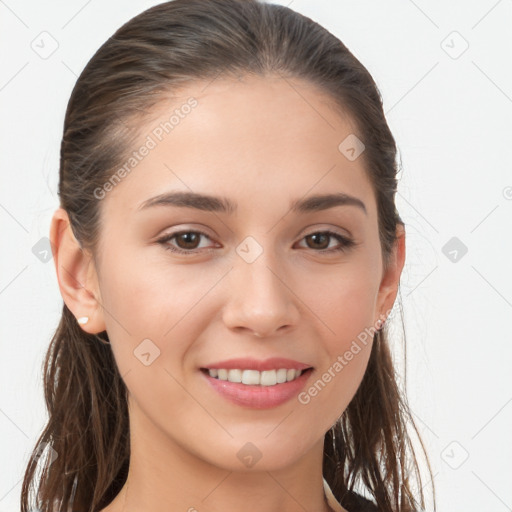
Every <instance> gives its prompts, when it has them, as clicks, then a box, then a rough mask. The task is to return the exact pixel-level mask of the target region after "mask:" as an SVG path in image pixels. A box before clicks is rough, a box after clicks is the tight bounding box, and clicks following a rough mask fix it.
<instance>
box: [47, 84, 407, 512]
mask: <svg viewBox="0 0 512 512" xmlns="http://www.w3.org/2000/svg"><path fill="white" fill-rule="evenodd" d="M190 96H193V97H195V98H196V99H197V101H198V105H197V107H196V108H195V109H193V110H192V112H191V113H190V114H189V115H188V116H186V117H185V118H184V119H182V120H181V121H180V124H179V125H178V126H176V127H175V128H174V130H173V131H172V132H170V133H169V134H167V135H166V136H165V138H164V139H163V140H162V141H161V142H160V143H159V144H158V145H157V147H156V148H154V149H153V150H152V151H151V152H150V154H149V155H148V156H146V157H145V158H144V159H143V160H142V161H141V162H140V163H139V164H138V165H137V166H136V167H135V168H134V169H133V170H132V172H131V173H130V174H129V175H127V176H126V177H125V178H124V179H123V180H122V181H121V183H119V184H118V185H117V186H116V187H115V188H114V189H113V190H111V191H110V192H108V194H107V195H106V197H105V198H104V199H102V200H101V208H102V222H103V223H102V231H101V235H100V251H99V252H98V253H97V254H96V258H95V259H94V258H92V257H91V255H90V254H89V253H88V252H87V251H82V250H81V249H80V246H79V245H78V243H77V241H76V240H75V238H74V236H73V234H72V231H71V229H70V227H69V219H68V216H67V214H66V212H65V211H64V210H62V209H60V208H59V209H58V210H57V211H56V212H55V214H54V216H53V219H52V225H51V240H52V243H53V245H54V247H55V249H54V258H55V265H56V270H57V275H58V281H59V286H60V290H61V293H62V296H63V299H64V301H65V302H66V304H67V306H68V307H69V309H70V310H71V311H72V312H73V314H75V316H76V317H77V318H79V317H81V316H89V318H90V320H89V322H88V323H87V324H86V325H84V326H82V328H83V329H84V330H85V331H87V332H89V333H98V332H101V331H103V330H107V332H108V335H109V339H110V341H111V347H112V350H113V352H114V355H115V359H116V362H117V365H118V367H119V371H120V374H121V375H122V376H123V379H124V381H125V383H126V385H127V387H128V390H129V414H130V426H131V441H130V442H131V461H130V470H129V475H128V481H127V484H128V487H127V485H126V484H125V486H124V487H123V489H122V490H121V492H120V493H119V494H118V495H117V497H116V498H115V499H114V501H113V502H112V503H111V504H110V505H109V506H107V507H106V508H105V509H103V512H120V511H122V510H126V511H130V512H134V511H138V512H145V511H148V512H149V511H152V512H158V511H164V510H165V511H166V512H167V511H169V510H182V511H188V510H190V512H192V511H193V510H194V508H195V509H197V510H199V511H201V510H202V511H211V512H219V511H221V510H222V511H223V512H226V511H235V510H243V509H246V507H247V504H248V503H257V504H258V505H257V506H258V508H257V509H258V510H264V511H266V512H278V511H280V512H283V511H284V512H292V511H297V510H308V511H324V512H326V511H328V510H330V509H329V507H328V506H327V504H326V503H325V502H324V490H323V483H322V455H323V440H324V435H325V433H326V432H327V430H329V428H330V427H331V426H332V425H333V424H334V423H335V421H336V420H337V418H339V416H340V415H341V414H342V413H343V411H344V410H345V408H346V407H347V405H348V404H349V402H350V400H351V398H352V397H353V396H354V394H355V392H356V390H357V388H358V386H359V384H360V382H361V379H362V377H363V374H364V371H365V369H366V367H367V363H368V358H369V355H370V351H371V341H370V342H369V343H368V344H367V345H366V346H362V349H361V350H360V352H358V354H357V355H355V356H354V357H353V359H352V360H351V361H350V362H349V363H348V364H347V365H346V366H345V367H344V368H343V370H342V371H341V372H339V373H337V374H336V377H335V378H333V379H332V380H331V381H330V382H329V383H328V384H327V385H326V386H325V387H324V388H323V389H322V390H321V391H320V392H319V393H318V394H317V396H315V397H314V398H312V399H311V401H310V402H309V403H308V404H302V403H300V402H299V401H298V400H297V399H295V398H294V399H292V400H290V401H288V402H286V403H285V404H282V405H280V406H278V407H274V408H271V409H260V410H257V409H251V408H246V407H241V406H237V405H234V404H232V403H231V402H228V401H227V400H226V399H225V398H223V397H222V396H221V395H219V394H217V393H216V392H215V391H213V390H212V389H210V386H209V385H208V383H207V382H206V381H205V379H204V377H203V375H202V374H201V373H200V372H199V367H204V366H208V363H213V362H215V361H220V360H223V359H228V358H231V357H244V356H247V357H254V358H257V359H266V358H267V357H273V356H282V357H289V358H291V359H295V360H298V361H301V362H305V363H308V364H309V365H310V366H313V367H314V371H313V374H312V375H311V376H310V379H309V381H308V383H307V384H306V386H305V389H307V388H309V387H310V386H311V385H312V384H313V383H314V382H315V381H317V380H318V379H319V378H320V377H321V375H322V374H323V373H324V372H325V371H327V369H328V368H329V367H332V365H333V363H334V362H335V361H336V359H337V357H338V356H340V355H343V354H344V353H345V351H347V350H348V349H349V347H350V345H351V343H352V342H353V340H355V339H356V338H357V335H358V334H359V333H361V332H362V331H364V329H365V328H369V327H370V326H375V325H378V324H377V320H378V319H379V317H381V318H382V317H384V316H385V315H386V313H387V312H389V310H390V309H391V307H392V305H393V303H394V301H395V298H396V294H397V290H398V285H399V279H400V274H401V272H402V268H403V265H404V260H405V233H404V231H403V227H402V226H400V227H399V228H398V230H397V243H396V245H395V249H394V251H393V253H392V255H391V258H390V265H389V267H388V268H387V269H386V270H384V267H383V261H382V257H381V246H380V241H379V236H378V222H377V205H376V201H375V196H374V193H373V190H372V186H371V182H370V181H369V179H368V177H367V175H366V172H365V170H364V161H363V158H362V157H359V158H357V159H356V160H354V161H350V160H348V159H347V158H346V157H345V156H344V155H343V154H342V153H341V152H340V151H339V150H338V145H339V144H340V142H341V141H343V140H344V139H345V137H347V136H348V135H349V134H352V133H355V130H354V127H353V124H352V123H351V121H350V119H349V118H348V117H347V116H342V115H340V113H338V112H336V111H335V110H334V109H333V107H332V104H331V103H330V101H329V98H327V97H326V96H325V95H324V94H322V93H321V92H320V91H319V90H318V89H317V88H315V87H314V86H313V85H310V84H308V83H307V82H304V81H300V80H297V79H294V80H293V81H292V80H290V79H286V80H284V79H282V78H280V77H266V78H255V77H250V78H249V77H245V78H244V79H243V80H239V81H237V80H235V79H228V78H223V79H217V80H215V81H214V82H210V83H208V82H195V83H193V84H189V85H187V86H186V87H185V88H184V89H183V90H182V91H180V96H179V97H178V98H176V97H175V98H174V99H173V100H172V101H170V100H168V101H165V102H161V103H160V104H159V105H158V108H157V110H155V116H156V117H155V119H157V118H158V119H159V120H164V119H168V118H169V112H171V111H172V110H173V109H174V108H176V107H177V106H179V105H181V104H183V103H184V102H185V101H186V99H187V98H189V97H190ZM157 122H159V121H157ZM154 126H155V122H154V121H153V122H151V123H148V124H147V126H142V127H140V134H141V141H143V140H144V139H145V138H146V136H147V135H148V134H150V133H151V130H152V128H154ZM171 190H179V191H194V192H200V193H207V194H211V195H216V196H217V195H218V196H225V197H227V198H229V199H230V200H231V201H233V202H236V203H237V204H238V209H237V213H236V214H231V215H228V214H226V213H218V212H217V213H212V212H205V211H200V210H195V209H191V208H179V207H175V206H158V207H153V208H148V209H146V210H139V209H138V207H139V205H141V203H143V202H144V201H145V200H147V199H149V198H151V197H153V196H156V195H158V194H161V193H162V192H164V191H171ZM332 192H344V193H346V194H350V195H353V196H355V197H357V198H359V199H360V200H361V201H363V202H364V204H365V206H366V210H367V213H366V214H365V213H364V212H363V211H362V209H360V208H357V207H355V206H351V205H345V206H337V207H334V208H330V209H327V210H323V211H317V212H313V213H306V214H300V213H293V212H291V211H290V207H289V205H290V201H292V200H294V199H299V198H303V196H310V195H313V194H323V193H332ZM198 229H199V230H200V231H203V232H205V233H206V234H207V237H204V236H201V237H200V238H199V239H197V240H196V239H192V240H188V245H187V240H184V239H183V238H181V239H180V238H178V237H175V238H174V239H173V240H171V241H168V242H166V243H167V245H173V246H174V247H178V248H181V249H183V250H187V247H189V249H188V250H194V249H196V250H198V251H199V252H198V253H196V254H189V255H182V254H175V253H173V252H171V251H169V250H166V249H165V244H163V243H158V242H157V241H156V240H157V238H161V237H162V236H163V235H165V234H170V233H176V232H178V231H180V230H188V231H194V230H198ZM325 229H331V230H333V231H335V232H337V233H339V234H340V235H343V236H345V237H349V238H351V239H352V240H354V242H355V245H354V246H353V247H350V248H348V249H347V250H345V251H339V252H331V253H330V254H329V253H326V252H325V250H326V249H327V248H328V249H331V248H335V247H339V246H340V242H339V241H338V240H336V238H334V237H331V238H327V239H323V240H322V239H320V240H316V241H315V240H312V239H311V237H309V236H308V235H311V234H314V233H319V232H322V230H325ZM248 236H251V237H253V238H254V239H255V240H256V241H257V243H258V244H259V246H260V247H261V248H262V250H263V252H262V254H261V255H260V256H259V257H258V258H257V259H256V260H255V261H254V262H252V263H248V262H247V261H245V260H244V259H243V258H242V257H240V256H239V255H238V253H237V252H236V248H237V246H238V245H239V244H240V243H241V242H242V241H243V240H244V239H245V238H246V237H248ZM208 248H212V249H211V252H208ZM322 251H323V252H322ZM255 332H257V333H260V334H261V335H262V337H261V338H260V337H256V336H254V333H255ZM144 339H150V340H152V342H153V343H154V344H155V345H156V346H158V348H159V350H160V356H159V357H158V358H156V359H155V360H154V361H153V362H152V363H151V364H150V365H149V366H145V365H144V364H142V363H141V362H140V360H139V359H138V358H137V357H136V356H135V355H134V350H135V349H136V348H137V347H138V346H139V344H140V343H141V341H142V340H144ZM313 418H314V421H312V419H313ZM249 441H250V442H251V443H252V444H253V445H255V446H256V447H257V449H258V450H259V452H260V454H261V458H260V459H259V460H258V461H257V462H256V464H255V465H254V466H252V467H250V468H249V467H246V466H245V465H244V464H242V463H241V461H240V459H239V458H238V457H237V453H238V452H239V450H240V449H241V448H242V447H243V446H244V445H245V444H246V443H247V442H249ZM127 489H128V491H127ZM126 491H127V492H126ZM125 500H126V503H125ZM123 506H124V507H125V508H123ZM191 507H194V508H191Z"/></svg>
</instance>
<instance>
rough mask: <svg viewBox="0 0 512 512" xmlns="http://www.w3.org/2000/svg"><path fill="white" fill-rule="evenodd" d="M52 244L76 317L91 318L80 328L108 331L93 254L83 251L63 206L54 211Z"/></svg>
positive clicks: (61, 281) (63, 290)
mask: <svg viewBox="0 0 512 512" xmlns="http://www.w3.org/2000/svg"><path fill="white" fill-rule="evenodd" d="M50 243H51V244H50V245H51V247H52V253H53V260H54V262H55V270H56V272H57V280H58V282H59V288H60V293H61V295H62V298H63V299H64V302H65V303H66V306H67V307H68V308H69V310H70V311H71V312H72V313H73V315H74V316H75V317H76V318H80V317H83V316H87V317H89V321H88V322H87V323H86V324H84V325H80V327H81V328H82V329H83V330H84V331H86V332H89V333H91V334H93V333H97V332H102V331H104V330H106V327H105V322H104V319H103V308H102V307H101V295H100V291H99V285H98V277H97V273H96V269H95V266H94V260H93V259H92V256H91V255H90V254H89V253H88V252H86V251H84V250H82V248H81V247H80V244H79V243H78V241H77V239H76V238H75V235H74V234H73V231H72V230H71V224H70V222H69V216H68V214H67V212H66V210H64V209H63V208H58V209H57V210H56V211H55V213H54V214H53V217H52V221H51V226H50Z"/></svg>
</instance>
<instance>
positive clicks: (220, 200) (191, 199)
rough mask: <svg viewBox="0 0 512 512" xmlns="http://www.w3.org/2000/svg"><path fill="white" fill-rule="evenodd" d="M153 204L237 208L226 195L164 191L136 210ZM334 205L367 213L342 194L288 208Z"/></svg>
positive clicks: (354, 199)
mask: <svg viewBox="0 0 512 512" xmlns="http://www.w3.org/2000/svg"><path fill="white" fill-rule="evenodd" d="M154 206H177V207H182V208H194V209H196V210H202V211H206V212H218V213H226V214H232V213H234V212H236V210H237V204H236V203H233V202H232V201H231V200H230V199H228V198H226V197H217V196H211V195H207V194H198V193H196V192H166V193H164V194H160V195H158V196H155V197H152V198H150V199H147V200H146V201H144V202H143V203H142V204H141V205H140V206H139V208H138V210H145V209H147V208H150V207H154ZM335 206H356V207H358V208H359V209H361V210H362V211H363V212H364V213H365V214H367V210H366V206H365V204H364V203H363V201H361V199H358V198H357V197H354V196H351V195H348V194H344V193H335V194H324V195H314V196H309V197H307V198H304V199H297V200H295V201H293V202H292V203H291V204H290V210H291V211H292V212H295V213H309V212H316V211H320V210H327V209H328V208H334V207H335Z"/></svg>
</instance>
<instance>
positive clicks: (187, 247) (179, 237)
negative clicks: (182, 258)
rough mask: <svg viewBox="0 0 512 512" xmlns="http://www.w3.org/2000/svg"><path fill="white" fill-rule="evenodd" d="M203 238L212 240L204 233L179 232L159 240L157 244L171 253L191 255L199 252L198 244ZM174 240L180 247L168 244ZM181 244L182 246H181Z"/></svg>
mask: <svg viewBox="0 0 512 512" xmlns="http://www.w3.org/2000/svg"><path fill="white" fill-rule="evenodd" d="M202 236H204V237H206V238H210V237H209V236H208V235H207V234H206V233H203V232H202V231H179V232H177V233H171V234H169V235H165V236H164V237H162V238H160V239H158V240H157V242H158V243H160V244H162V245H163V246H164V249H167V250H169V251H172V252H177V253H180V254H190V253H196V252H198V251H197V249H198V246H197V242H198V241H199V240H200V238H201V237H202ZM173 239H176V241H177V242H178V247H176V246H174V245H171V244H169V243H168V242H170V241H171V240H173ZM179 244H182V245H181V246H180V245H179ZM208 252H209V251H208Z"/></svg>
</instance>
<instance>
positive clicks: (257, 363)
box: [203, 357, 312, 382]
mask: <svg viewBox="0 0 512 512" xmlns="http://www.w3.org/2000/svg"><path fill="white" fill-rule="evenodd" d="M203 368H204V369H207V370H213V369H221V368H225V369H226V370H236V369H241V370H258V371H260V372H262V371H264V370H279V369H280V368H287V369H288V370H289V369H294V370H307V369H308V368H312V365H310V364H305V363H300V362H299V361H294V360H293V359H286V358H284V357H271V358H269V359H264V360H258V359H251V358H247V357H239V358H236V359H228V360H226V361H219V362H216V363H212V364H209V365H208V366H204V367H203ZM292 382H293V381H292Z"/></svg>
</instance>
